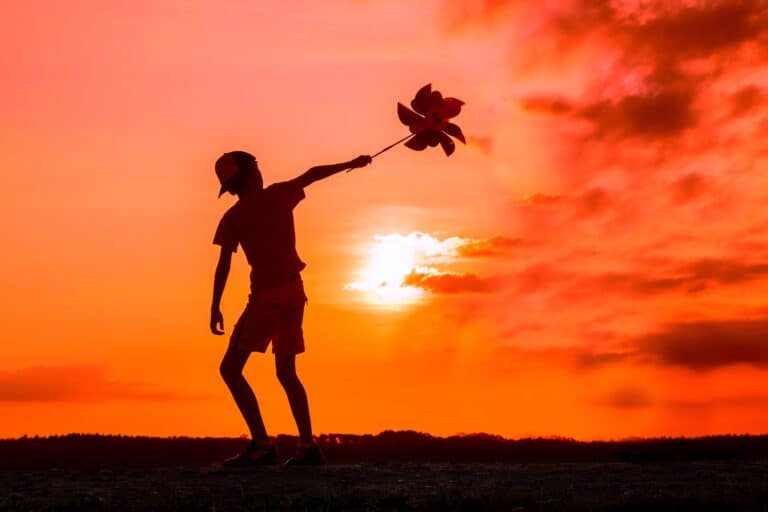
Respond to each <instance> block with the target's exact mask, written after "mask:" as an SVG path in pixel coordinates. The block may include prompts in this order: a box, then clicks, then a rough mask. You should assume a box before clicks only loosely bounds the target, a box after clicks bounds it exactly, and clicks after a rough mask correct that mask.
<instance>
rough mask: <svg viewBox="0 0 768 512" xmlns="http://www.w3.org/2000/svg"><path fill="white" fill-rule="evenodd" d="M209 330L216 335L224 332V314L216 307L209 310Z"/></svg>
mask: <svg viewBox="0 0 768 512" xmlns="http://www.w3.org/2000/svg"><path fill="white" fill-rule="evenodd" d="M211 332H212V333H213V334H215V335H216V336H221V335H222V334H224V316H223V315H222V314H221V311H219V310H218V309H212V310H211Z"/></svg>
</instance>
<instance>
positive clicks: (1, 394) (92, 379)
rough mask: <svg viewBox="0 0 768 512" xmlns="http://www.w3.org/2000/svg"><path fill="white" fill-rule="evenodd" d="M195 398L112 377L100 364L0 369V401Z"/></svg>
mask: <svg viewBox="0 0 768 512" xmlns="http://www.w3.org/2000/svg"><path fill="white" fill-rule="evenodd" d="M190 398H193V397H190V396H183V395H181V394H176V393H169V392H164V391H157V390H152V389H147V387H146V386H144V385H140V384H136V383H126V382H119V381H115V380H111V379H109V378H107V376H106V368H105V367H104V366H102V365H96V364H69V365H56V366H32V367H28V368H23V369H21V370H16V371H11V372H0V401H5V402H60V401H62V402H69V401H82V400H85V401H88V400H179V399H190Z"/></svg>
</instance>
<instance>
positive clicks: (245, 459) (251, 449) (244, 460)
mask: <svg viewBox="0 0 768 512" xmlns="http://www.w3.org/2000/svg"><path fill="white" fill-rule="evenodd" d="M276 463H277V452H276V451H275V445H273V444H271V445H269V446H268V447H265V446H259V445H257V444H254V443H253V442H250V443H249V444H248V446H246V447H245V450H243V452H242V453H240V454H238V455H235V456H234V457H230V458H228V459H226V460H225V461H224V462H222V463H221V465H222V466H265V465H269V464H276Z"/></svg>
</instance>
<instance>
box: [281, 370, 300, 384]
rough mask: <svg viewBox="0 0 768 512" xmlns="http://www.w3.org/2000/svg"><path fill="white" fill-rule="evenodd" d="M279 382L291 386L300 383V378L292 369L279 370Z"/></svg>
mask: <svg viewBox="0 0 768 512" xmlns="http://www.w3.org/2000/svg"><path fill="white" fill-rule="evenodd" d="M277 380H279V381H280V384H282V385H283V386H291V385H293V384H295V383H296V382H298V380H299V377H298V376H297V375H296V371H294V370H293V369H290V368H280V367H278V368H277Z"/></svg>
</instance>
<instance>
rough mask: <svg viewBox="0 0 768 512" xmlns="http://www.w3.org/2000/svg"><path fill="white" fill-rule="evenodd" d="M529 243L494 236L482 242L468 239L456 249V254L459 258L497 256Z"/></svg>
mask: <svg viewBox="0 0 768 512" xmlns="http://www.w3.org/2000/svg"><path fill="white" fill-rule="evenodd" d="M530 243H531V242H529V241H526V240H523V239H521V238H510V237H506V236H495V237H493V238H486V239H484V240H471V239H470V240H467V241H466V243H464V244H462V245H460V246H459V247H457V249H456V252H457V254H458V255H459V256H466V257H482V256H499V255H502V254H505V253H507V252H509V251H510V250H512V249H518V248H521V247H526V246H528V245H530Z"/></svg>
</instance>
